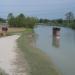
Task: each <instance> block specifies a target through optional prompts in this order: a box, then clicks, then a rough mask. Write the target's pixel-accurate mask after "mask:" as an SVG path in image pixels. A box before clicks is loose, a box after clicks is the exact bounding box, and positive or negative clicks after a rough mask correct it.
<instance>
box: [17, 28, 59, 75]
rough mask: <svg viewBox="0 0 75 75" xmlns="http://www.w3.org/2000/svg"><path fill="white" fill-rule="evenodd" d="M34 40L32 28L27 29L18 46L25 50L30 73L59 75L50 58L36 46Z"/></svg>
mask: <svg viewBox="0 0 75 75" xmlns="http://www.w3.org/2000/svg"><path fill="white" fill-rule="evenodd" d="M34 40H35V37H34V32H33V31H32V29H26V30H25V32H23V34H22V35H21V37H20V38H19V39H18V47H19V48H20V50H21V51H22V52H23V54H24V57H25V60H27V63H28V66H29V69H28V71H29V75H59V73H58V72H57V70H56V68H55V66H54V65H53V64H52V62H51V60H50V58H48V56H47V55H46V54H45V53H43V52H42V51H41V50H39V49H38V48H35V45H34V44H35V43H34V42H33V41H34Z"/></svg>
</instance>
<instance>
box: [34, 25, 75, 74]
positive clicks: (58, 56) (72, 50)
mask: <svg viewBox="0 0 75 75" xmlns="http://www.w3.org/2000/svg"><path fill="white" fill-rule="evenodd" d="M52 28H53V27H52V26H40V25H39V26H38V27H37V28H35V29H34V30H35V33H36V34H37V35H38V36H37V37H36V47H38V48H40V49H41V50H42V51H44V52H46V53H47V54H48V55H49V56H50V57H51V58H52V59H53V62H54V63H55V64H56V65H57V66H58V68H59V69H60V71H61V72H62V73H63V75H75V31H74V30H72V29H69V28H64V27H61V31H60V34H61V35H60V38H58V37H53V34H52Z"/></svg>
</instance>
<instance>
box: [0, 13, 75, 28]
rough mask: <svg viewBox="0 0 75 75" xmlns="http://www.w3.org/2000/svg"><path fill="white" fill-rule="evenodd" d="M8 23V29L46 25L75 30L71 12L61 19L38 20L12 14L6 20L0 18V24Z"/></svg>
mask: <svg viewBox="0 0 75 75" xmlns="http://www.w3.org/2000/svg"><path fill="white" fill-rule="evenodd" d="M6 21H7V22H8V24H9V26H10V27H26V28H33V27H34V26H35V25H38V23H44V24H46V25H54V26H55V25H56V26H65V27H70V28H73V29H75V15H74V13H73V12H68V13H66V14H65V18H64V19H62V18H60V19H53V20H50V19H42V18H40V19H38V18H37V17H29V16H25V15H24V14H22V13H21V14H19V15H18V16H14V15H13V14H12V13H9V14H8V17H7V20H5V19H3V18H0V23H5V22H6Z"/></svg>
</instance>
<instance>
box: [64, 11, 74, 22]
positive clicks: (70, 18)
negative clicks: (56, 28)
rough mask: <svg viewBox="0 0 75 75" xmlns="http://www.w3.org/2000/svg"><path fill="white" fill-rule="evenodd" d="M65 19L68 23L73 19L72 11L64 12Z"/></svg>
mask: <svg viewBox="0 0 75 75" xmlns="http://www.w3.org/2000/svg"><path fill="white" fill-rule="evenodd" d="M65 16H66V20H67V21H68V23H71V21H73V20H74V14H73V13H72V12H68V13H66V15H65Z"/></svg>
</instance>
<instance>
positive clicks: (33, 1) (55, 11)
mask: <svg viewBox="0 0 75 75" xmlns="http://www.w3.org/2000/svg"><path fill="white" fill-rule="evenodd" d="M69 11H72V12H73V13H75V0H0V17H2V18H7V15H8V14H9V13H13V14H14V15H15V16H17V15H18V14H20V13H23V14H24V15H26V16H34V17H38V18H48V19H56V18H64V15H65V13H67V12H69Z"/></svg>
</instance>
